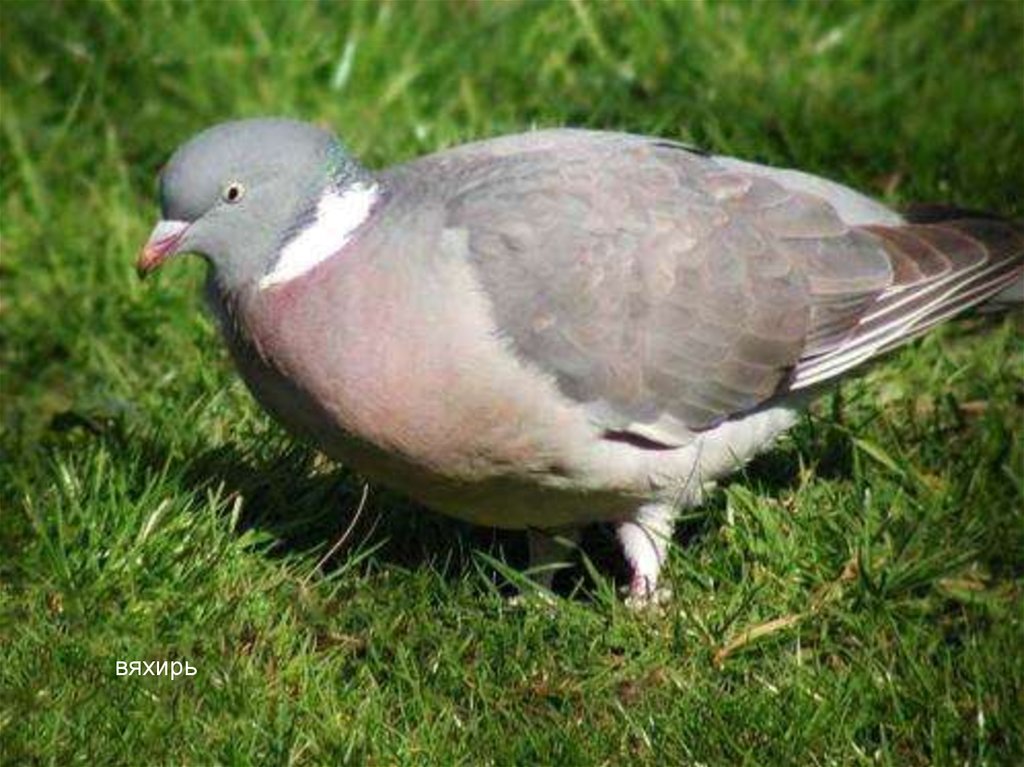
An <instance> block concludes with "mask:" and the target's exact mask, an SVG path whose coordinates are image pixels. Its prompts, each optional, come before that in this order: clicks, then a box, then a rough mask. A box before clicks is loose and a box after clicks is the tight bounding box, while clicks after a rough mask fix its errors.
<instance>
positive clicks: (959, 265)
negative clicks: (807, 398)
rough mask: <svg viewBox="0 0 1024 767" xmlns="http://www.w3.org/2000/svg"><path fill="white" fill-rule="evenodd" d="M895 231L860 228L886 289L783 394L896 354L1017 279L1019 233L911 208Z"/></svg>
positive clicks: (952, 213)
mask: <svg viewBox="0 0 1024 767" xmlns="http://www.w3.org/2000/svg"><path fill="white" fill-rule="evenodd" d="M907 220H908V222H907V223H906V224H904V225H901V226H877V225H876V226H865V227H863V231H866V232H869V233H870V234H872V235H873V236H875V237H876V238H877V240H878V242H879V244H880V245H881V246H882V248H883V249H884V250H885V252H886V254H887V255H888V256H889V258H890V261H891V263H892V268H893V282H892V285H890V287H888V288H887V289H886V290H884V291H883V292H882V293H881V294H879V295H878V296H877V297H876V298H875V299H874V301H873V302H871V303H870V305H869V306H867V307H866V308H865V312H864V314H863V315H862V316H861V317H860V319H859V321H858V322H857V324H856V325H855V326H854V327H853V328H852V329H851V330H850V332H849V333H848V334H847V335H846V337H845V338H843V339H842V341H841V342H840V343H837V344H835V345H834V346H832V347H831V348H829V349H828V350H827V351H825V352H824V353H820V354H814V355H813V356H809V357H806V358H805V359H803V360H801V361H800V363H799V364H798V365H797V366H796V368H795V369H794V371H793V376H792V379H791V381H790V388H791V389H800V388H804V387H807V386H811V385H814V384H817V383H821V382H822V381H825V380H827V379H829V378H832V377H834V376H836V375H838V374H839V373H842V372H843V371H845V370H848V369H849V368H851V367H854V366H855V365H859V364H860V363H862V362H865V361H867V360H868V359H870V358H872V357H875V356H877V355H879V354H882V353H884V352H886V351H888V350H890V349H893V348H896V347H898V346H902V345H903V344H905V343H907V342H908V341H910V340H912V339H914V338H917V337H918V336H919V335H921V334H922V333H924V332H926V331H928V330H930V329H931V328H933V327H934V326H936V325H938V324H939V323H941V322H943V321H945V320H947V319H949V318H951V317H953V316H954V315H956V314H959V313H960V312H962V311H964V310H966V309H969V308H971V307H973V306H977V305H979V304H982V303H984V302H985V301H987V300H989V299H991V298H992V297H993V296H996V295H997V294H999V295H1000V296H1002V295H1003V294H1005V293H1006V292H1007V291H1010V290H1013V288H1014V286H1015V285H1017V283H1018V282H1020V281H1021V280H1022V279H1024V227H1022V226H1021V225H1020V224H1018V223H1015V222H1012V221H1007V220H1004V219H999V218H996V217H994V216H990V215H987V214H980V213H974V212H969V211H964V210H961V209H957V208H949V207H944V206H918V207H917V208H915V209H912V211H911V212H910V214H909V215H908V219H907Z"/></svg>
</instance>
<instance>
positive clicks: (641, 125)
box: [0, 0, 1024, 765]
mask: <svg viewBox="0 0 1024 767" xmlns="http://www.w3.org/2000/svg"><path fill="white" fill-rule="evenodd" d="M0 77H2V96H0V99H2V100H0V127H2V133H0V152H2V155H0V157H2V166H0V167H2V178H0V188H2V198H3V199H2V209H0V215H2V219H0V237H2V240H0V248H2V250H0V291H2V295H0V366H2V367H0V370H2V379H0V385H2V409H0V428H2V438H0V763H2V764H5V765H30V764H53V765H70V764H79V763H81V764H87V765H115V764H126V765H151V764H152V765H157V764H191V765H206V764H239V765H242V764H260V765H262V764H282V765H284V764H288V765H318V764H343V763H353V764H377V765H399V764H402V765H420V764H436V765H455V764H465V765H483V764H496V765H503V764H531V765H532V764H538V765H540V764H581V765H598V764H607V765H617V764H627V763H628V764H658V765H684V764H695V765H696V764H705V765H711V764H716V765H717V764H722V765H737V764H746V765H775V764H779V765H782V764H822V765H825V764H828V765H845V764H892V765H925V764H950V765H952V764H956V765H963V764H970V765H986V764H991V765H998V764H1007V765H1009V764H1020V763H1022V760H1024V728H1022V727H1021V722H1024V440H1022V432H1024V392H1022V379H1024V343H1022V342H1024V325H1022V323H1021V321H1020V318H1019V317H1016V318H1013V317H1009V318H1002V319H992V318H988V319H983V318H972V319H968V320H967V321H965V322H963V323H961V324H960V325H958V326H954V327H946V328H944V329H942V330H940V331H938V332H936V333H933V334H932V335H930V336H929V337H927V338H925V339H923V340H922V341H919V342H917V343H915V344H913V345H912V346H911V347H909V348H907V349H904V350H902V351H900V352H898V353H896V354H894V355H892V356H890V357H889V358H888V359H887V360H886V361H885V362H884V363H882V364H880V365H878V366H876V367H874V368H872V369H871V370H870V371H868V372H867V373H866V374H865V375H864V376H861V377H859V378H856V379H852V380H850V381H849V382H847V383H845V384H844V385H843V386H842V388H841V389H840V390H839V391H838V392H837V393H836V394H834V395H828V396H826V397H824V398H823V399H822V400H820V401H819V402H818V403H817V405H816V406H815V408H814V409H813V411H812V413H811V414H810V415H809V416H808V417H807V418H806V419H805V420H804V421H803V422H802V423H801V424H800V426H799V427H798V428H797V429H795V430H794V432H793V433H792V434H791V436H790V437H789V438H787V439H786V440H785V441H784V442H783V443H782V444H781V445H780V446H779V448H778V450H776V451H775V452H774V453H772V454H771V455H769V456H767V457H765V458H764V459H762V460H759V461H757V462H755V463H754V464H753V465H752V466H750V467H749V468H748V469H747V470H746V471H745V472H743V473H741V474H740V475H738V476H737V477H736V478H735V481H733V482H731V483H729V484H727V485H726V486H725V487H723V488H722V489H720V490H719V491H717V492H716V493H715V494H714V495H713V497H712V498H711V500H710V502H709V503H708V504H707V505H706V507H705V508H703V509H700V510H698V511H695V512H693V513H692V514H690V515H689V516H688V517H687V518H686V520H685V522H684V523H683V524H682V525H681V528H680V531H679V535H678V536H677V546H675V547H674V549H673V551H672V555H671V560H670V563H669V566H668V572H667V578H668V580H669V582H670V583H671V585H672V587H673V589H674V592H675V598H674V601H673V602H672V604H671V605H670V606H669V608H668V609H667V610H666V611H665V612H664V614H662V615H652V614H646V615H645V614H641V615H636V614H633V613H631V612H629V611H628V610H626V609H625V607H624V606H623V604H622V603H621V600H620V599H619V598H618V597H617V596H616V595H615V588H616V586H617V584H618V583H619V582H621V578H622V572H621V570H622V565H621V562H619V560H618V559H617V554H616V552H615V547H614V545H613V544H614V542H613V540H612V536H611V534H610V533H609V532H608V531H607V530H604V529H600V528H596V529H594V530H591V531H589V532H588V535H587V536H586V540H585V545H584V548H583V556H582V558H581V561H580V564H579V565H578V566H576V567H575V568H573V569H572V570H569V571H567V572H565V573H563V574H562V575H561V577H560V584H559V593H560V597H559V599H558V600H557V601H556V602H555V603H554V605H552V606H545V605H543V604H540V603H536V602H529V601H528V603H527V604H526V605H525V606H516V605H515V604H513V603H512V602H511V601H510V600H509V599H508V597H509V595H510V594H511V593H514V591H515V588H514V586H513V584H514V583H516V582H518V581H519V580H520V578H519V576H518V575H517V573H518V571H519V569H520V568H522V567H523V566H524V564H525V542H524V541H523V539H522V538H521V536H519V535H516V534H512V533H499V532H494V531H490V530H484V529H477V528H472V527H470V526H466V525H462V524H459V523H456V522H453V521H451V520H448V519H446V518H443V517H440V516H437V515H435V514H432V513H431V512H429V511H426V510H423V509H421V508H418V507H416V506H414V505H413V504H411V503H410V502H409V501H407V500H405V499H404V498H402V497H400V496H398V495H395V494H393V493H389V492H388V491H387V490H386V489H384V488H382V487H379V486H375V485H373V484H372V483H371V484H370V485H369V486H368V487H369V489H368V492H367V493H366V498H365V502H363V493H364V487H366V485H365V482H364V480H363V479H362V478H361V477H359V476H357V475H355V474H353V473H352V472H350V471H348V470H346V469H345V468H344V467H339V466H336V465H332V464H330V463H327V462H326V461H325V460H324V459H322V458H321V457H319V456H317V455H316V453H315V452H313V451H312V450H310V449H309V448H308V447H305V446H302V445H296V444H294V443H292V442H290V441H289V440H288V439H287V438H286V437H285V435H284V434H283V432H282V431H281V430H280V429H279V428H278V427H277V426H276V425H274V424H273V423H271V422H270V420H269V419H268V418H267V417H266V416H265V415H264V414H263V413H262V412H261V411H260V410H259V409H258V408H257V407H256V405H255V404H254V403H253V401H252V400H251V399H250V398H249V396H248V394H247V393H246V391H245V389H244V387H243V386H242V384H241V383H240V381H239V380H238V379H237V377H236V376H235V375H234V373H233V372H232V370H231V368H230V365H229V363H228V360H227V358H226V354H225V352H224V351H223V350H222V348H221V345H220V343H219V339H218V338H217V336H216V334H215V330H214V328H213V326H212V324H211V321H210V319H209V318H208V317H207V316H206V315H205V314H204V312H203V310H202V306H201V301H200V298H199V288H200V285H201V282H202V279H203V267H202V266H201V264H200V262H199V261H198V260H189V261H182V262H179V263H175V264H173V265H171V266H170V267H169V268H167V269H165V270H164V271H163V272H162V273H161V274H160V275H159V277H158V278H157V279H155V280H153V281H152V282H147V283H146V284H141V283H139V282H138V281H137V279H136V277H135V274H134V270H133V262H134V257H135V253H136V251H137V249H138V247H139V246H140V245H141V243H142V242H143V241H144V239H145V237H146V235H147V234H148V231H149V229H150V227H151V226H152V224H153V222H154V221H155V218H156V213H157V211H156V208H155V194H154V176H155V173H156V171H157V169H158V168H159V167H160V165H161V164H162V163H163V162H164V161H165V160H166V158H167V156H168V155H169V153H170V152H171V151H172V150H173V149H174V147H175V146H177V144H178V143H180V142H181V141H183V140H184V139H186V138H187V137H189V136H190V135H191V134H193V133H194V132H195V131H197V130H199V129H201V128H203V127H205V126H207V125H209V124H211V123H214V122H217V121H219V120H223V119H226V118H231V117H238V116H248V115H257V114H268V113H274V114H286V115H291V116H295V117H301V118H304V119H309V120H314V121H319V122H323V123H325V124H330V125H331V126H334V127H335V128H336V129H337V130H338V131H339V133H340V134H341V135H342V136H344V138H345V140H346V142H347V143H348V145H349V146H350V148H351V149H352V150H353V151H354V152H355V153H356V154H358V155H359V156H361V157H362V158H363V159H364V160H365V161H366V162H367V163H368V164H369V165H371V166H374V167H379V166H383V165H386V164H390V163H393V162H397V161H401V160H405V159H408V158H411V157H414V156H416V155H419V154H422V153H426V152H429V151H432V150H435V149H438V148H441V147H445V146H450V145H452V144H456V143H459V142H461V141H465V140H469V139H472V138H478V137H484V136H489V135H495V134H500V133H505V132H513V131H518V130H524V129H528V128H530V127H533V126H551V125H563V124H569V125H578V126H590V127H599V128H608V129H619V130H629V131H636V132H646V133H656V134H660V135H664V136H668V137H672V138H678V139H682V140H685V141H688V142H693V143H695V144H698V145H701V146H703V147H706V148H708V149H710V150H712V151H715V152H719V153H724V154H733V155H737V156H742V157H745V158H748V159H754V160H758V161H762V162H770V163H775V164H783V165H790V166H798V167H801V168H804V169H807V170H810V171H814V172H818V173H821V174H824V175H828V176H830V177H832V178H835V179H838V180H840V181H844V182H846V183H849V184H851V185H854V186H857V187H859V188H861V189H863V190H865V191H867V192H869V193H871V194H874V195H877V196H879V197H881V198H883V199H885V200H887V201H889V202H891V203H893V204H901V203H905V202H909V201H912V200H933V201H934V200H948V201H955V202H957V203H959V204H962V205H965V206H969V207H973V208H981V209H990V210H996V211H1000V212H1003V213H1006V214H1010V215H1016V216H1018V217H1020V216H1024V196H1022V194H1021V191H1022V187H1024V5H1022V4H1021V3H1019V2H995V1H994V0H993V1H992V2H975V3H950V2H941V1H939V0H932V1H929V2H921V3H907V2H902V3H896V2H879V3H843V2H836V3H829V4H803V3H758V4H741V3H711V2H692V3H681V2H680V3H660V2H659V3H653V2H652V3H640V2H610V3H603V4H591V3H586V2H565V3H528V2H502V3H497V2H472V1H470V0H464V1H462V2H420V3H411V2H410V3H384V4H375V3H349V4H334V3H327V2H320V3H313V2H303V3H285V2H262V3H252V2H249V3H243V2H216V3H215V2H205V3H193V4H179V3H171V2H164V1H163V0H150V1H149V2H136V3H130V2H124V1H123V0H106V1H105V2H66V3H60V4H58V3H44V2H28V1H21V2H18V1H16V0H6V1H5V2H3V3H2V4H0ZM335 544H336V545H335ZM119 660H121V661H132V660H140V661H149V662H152V661H163V660H169V661H175V660H178V661H182V662H186V661H187V662H189V663H190V664H191V666H192V667H194V668H196V669H197V672H196V674H195V675H194V676H189V677H179V678H175V679H171V678H169V677H167V676H159V677H158V676H118V675H117V674H116V672H115V669H116V663H117V661H119ZM1014 722H1016V724H1014Z"/></svg>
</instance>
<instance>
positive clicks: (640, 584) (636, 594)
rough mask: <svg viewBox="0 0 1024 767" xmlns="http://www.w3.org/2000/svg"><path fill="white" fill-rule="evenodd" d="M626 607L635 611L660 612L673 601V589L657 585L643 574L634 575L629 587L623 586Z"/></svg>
mask: <svg viewBox="0 0 1024 767" xmlns="http://www.w3.org/2000/svg"><path fill="white" fill-rule="evenodd" d="M623 593H624V594H625V596H626V599H625V604H626V609H628V610H631V611H632V612H635V613H641V612H655V613H660V612H662V611H663V608H664V607H665V606H666V605H667V604H668V603H669V602H671V601H672V589H670V588H669V587H668V586H656V585H655V584H654V583H652V582H651V580H649V579H648V578H646V577H645V576H642V575H634V576H633V578H632V580H631V581H630V583H629V586H628V587H624V588H623Z"/></svg>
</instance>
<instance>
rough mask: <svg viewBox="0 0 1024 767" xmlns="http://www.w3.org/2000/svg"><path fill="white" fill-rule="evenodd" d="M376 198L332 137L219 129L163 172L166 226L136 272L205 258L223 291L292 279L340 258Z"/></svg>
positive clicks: (265, 125) (276, 128) (261, 123)
mask: <svg viewBox="0 0 1024 767" xmlns="http://www.w3.org/2000/svg"><path fill="white" fill-rule="evenodd" d="M376 197H377V186H376V183H375V182H374V180H373V177H372V176H371V175H370V173H369V172H368V171H367V170H365V169H364V168H363V167H362V166H360V165H359V163H358V162H356V161H355V160H354V159H353V158H352V157H351V156H349V155H348V154H347V153H346V152H345V150H344V148H343V147H342V146H341V143H340V142H339V141H338V140H337V138H336V137H335V136H334V135H333V134H332V133H330V132H329V131H326V130H323V129H321V128H318V127H316V126H314V125H310V124H308V123H303V122H298V121H295V120H287V119H275V118H265V119H252V120H239V121H236V122H228V123H222V124H220V125H215V126H214V127H212V128H209V129H207V130H205V131H203V132H202V133H199V134H198V135H196V136H195V137H194V138H192V139H191V140H189V141H188V142H186V143H185V144H183V145H182V146H181V147H179V148H178V150H177V151H176V152H175V153H174V154H173V156H172V157H171V159H170V160H169V161H168V163H167V165H166V166H165V167H164V169H163V171H162V172H161V174H160V209H161V220H160V221H159V223H157V225H156V227H155V228H154V229H153V232H152V234H151V235H150V238H149V241H148V242H147V243H146V245H145V247H144V248H143V250H142V253H141V254H140V255H139V259H138V263H137V268H138V271H139V274H140V275H143V276H144V275H146V274H148V273H149V272H152V271H153V270H155V269H156V268H157V267H159V266H160V265H161V264H163V263H164V262H165V261H167V260H168V259H169V258H171V257H172V256H175V255H177V254H179V253H197V254H199V255H201V256H203V257H204V258H205V259H206V260H207V261H208V262H209V263H210V265H211V266H212V268H213V276H214V278H215V280H216V281H217V283H218V284H219V285H220V287H221V288H222V289H224V290H228V291H234V290H238V289H240V288H242V287H244V286H247V285H251V284H254V283H256V284H262V283H265V282H266V281H270V282H273V281H275V280H276V279H285V278H287V277H289V276H294V275H295V274H297V273H301V272H302V271H304V270H305V269H308V268H309V267H310V266H311V265H312V264H313V263H315V262H316V261H317V260H322V259H323V258H326V257H327V255H330V254H331V253H333V252H336V251H337V250H338V249H340V246H341V245H343V244H344V242H343V240H344V239H345V238H346V236H347V235H349V234H351V232H352V231H353V230H354V229H355V228H356V227H357V226H358V225H359V224H360V223H362V221H363V220H365V219H366V218H367V217H368V215H369V213H370V210H371V208H372V206H373V202H374V201H375V199H376Z"/></svg>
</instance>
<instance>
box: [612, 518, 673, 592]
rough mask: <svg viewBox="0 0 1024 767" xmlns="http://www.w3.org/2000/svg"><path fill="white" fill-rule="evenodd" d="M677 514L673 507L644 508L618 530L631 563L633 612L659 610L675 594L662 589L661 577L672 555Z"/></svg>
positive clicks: (630, 588) (623, 522) (628, 560)
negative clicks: (669, 556) (638, 609)
mask: <svg viewBox="0 0 1024 767" xmlns="http://www.w3.org/2000/svg"><path fill="white" fill-rule="evenodd" d="M674 522H675V512H674V510H673V508H672V507H671V506H670V505H661V504H657V505H649V506H641V507H640V509H639V510H638V511H637V513H636V514H634V515H633V516H632V517H631V518H630V519H628V520H624V521H622V522H620V523H618V525H617V526H616V530H615V532H616V535H617V536H618V539H619V543H620V544H621V545H622V550H623V552H624V553H625V555H626V561H627V562H628V563H629V570H630V578H629V596H628V597H627V598H626V604H627V605H628V606H629V607H632V608H643V607H648V606H656V605H659V604H662V603H663V602H665V601H666V600H667V599H668V598H669V597H670V596H671V593H670V591H669V590H668V589H665V588H661V589H659V588H658V576H659V574H660V572H661V567H662V565H664V564H665V559H666V558H667V555H668V545H669V541H671V539H672V528H673V525H674Z"/></svg>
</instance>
